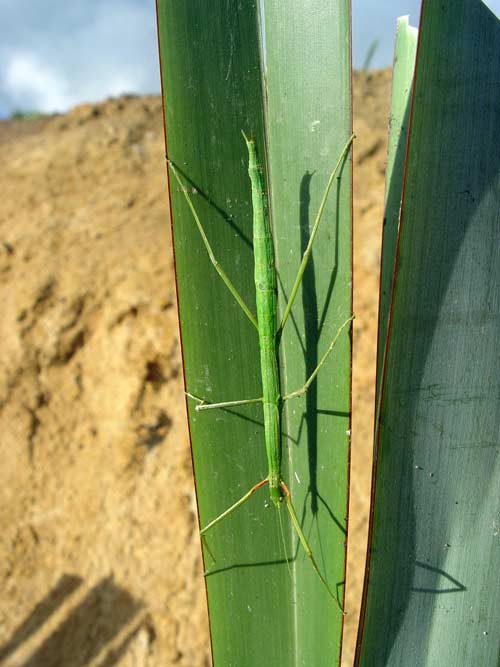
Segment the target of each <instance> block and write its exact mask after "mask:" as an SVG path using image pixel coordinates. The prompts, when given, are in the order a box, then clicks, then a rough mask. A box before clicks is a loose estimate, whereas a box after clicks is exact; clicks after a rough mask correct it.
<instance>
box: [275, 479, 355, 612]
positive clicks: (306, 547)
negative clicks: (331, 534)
mask: <svg viewBox="0 0 500 667" xmlns="http://www.w3.org/2000/svg"><path fill="white" fill-rule="evenodd" d="M280 486H281V489H282V491H283V493H284V496H285V503H286V506H287V509H288V513H289V514H290V519H291V520H292V524H293V527H294V528H295V532H296V533H297V536H298V538H299V540H300V543H301V544H302V546H303V548H304V551H305V552H306V555H307V557H308V558H309V560H310V561H311V564H312V566H313V568H314V571H315V572H316V574H317V575H318V577H319V578H320V580H321V583H322V584H323V586H324V587H325V588H326V590H327V592H328V594H329V595H330V597H331V598H332V599H333V600H335V602H336V603H337V606H338V608H339V609H340V611H341V612H342V614H344V615H345V614H346V612H345V611H344V610H343V609H342V606H341V604H340V602H339V600H338V598H337V596H336V595H334V594H333V593H332V591H331V589H330V586H328V584H327V581H326V579H325V578H324V576H323V575H322V574H321V571H320V569H319V567H318V564H317V563H316V559H315V558H314V556H313V552H312V550H311V547H310V546H309V543H308V541H307V538H306V536H305V535H304V532H303V530H302V528H301V527H300V522H299V519H298V517H297V513H296V511H295V507H294V506H293V503H292V496H291V495H290V491H289V490H288V487H287V485H286V484H285V482H283V481H281V483H280Z"/></svg>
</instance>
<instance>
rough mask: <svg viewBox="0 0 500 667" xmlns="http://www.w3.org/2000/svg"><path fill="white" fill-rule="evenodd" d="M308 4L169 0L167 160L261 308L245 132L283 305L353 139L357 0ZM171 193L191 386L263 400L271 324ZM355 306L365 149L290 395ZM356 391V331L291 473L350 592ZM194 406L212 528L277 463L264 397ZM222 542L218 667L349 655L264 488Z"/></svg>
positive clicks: (298, 316) (338, 221) (216, 615)
mask: <svg viewBox="0 0 500 667" xmlns="http://www.w3.org/2000/svg"><path fill="white" fill-rule="evenodd" d="M306 5H307V6H304V3H302V2H299V1H298V0H293V1H290V2H287V3H286V6H285V5H284V3H280V2H271V1H266V2H265V3H264V7H265V16H264V17H260V18H259V16H258V5H255V4H254V3H252V2H244V3H241V2H237V1H236V0H230V1H224V2H222V1H221V0H220V1H219V0H217V1H214V2H206V0H197V1H195V0H192V1H190V2H185V1H183V2H179V1H174V0H158V19H159V37H160V52H161V59H162V76H163V92H164V104H165V118H166V134H167V149H168V155H169V158H170V159H171V160H172V161H173V162H174V163H175V164H176V165H177V166H178V169H179V170H180V171H181V174H183V176H184V178H185V179H186V180H187V181H188V182H189V184H190V193H191V197H192V199H193V202H194V205H195V207H196V209H197V210H198V212H199V215H200V217H201V219H202V222H203V224H204V226H205V228H206V232H207V235H208V237H209V239H210V242H211V243H212V245H213V247H214V251H215V254H216V256H217V258H218V259H219V261H220V263H221V265H222V266H223V267H224V269H225V270H226V272H227V273H228V275H229V276H230V278H231V279H232V280H233V282H234V283H235V285H236V287H237V288H238V290H239V291H240V292H241V294H242V295H243V296H244V298H245V300H246V301H247V303H248V304H249V305H250V307H251V309H252V310H254V301H255V299H254V285H253V253H252V243H251V227H252V210H251V202H250V183H249V179H248V174H247V156H246V149H245V144H244V141H243V139H242V137H241V130H244V131H245V132H246V133H247V134H249V135H253V136H254V137H255V139H256V141H257V146H258V150H259V155H260V158H261V161H262V162H263V163H264V164H265V165H266V168H265V170H266V173H267V174H268V177H269V183H270V200H271V201H270V204H271V210H272V216H273V229H274V236H275V245H276V259H277V267H278V275H279V285H280V288H279V289H280V305H281V308H283V303H284V298H283V295H284V294H288V293H289V291H290V289H291V286H292V283H293V280H294V278H295V275H296V272H297V269H298V266H299V263H300V257H301V253H302V251H303V249H304V247H305V243H306V241H307V238H308V234H309V225H310V224H311V225H312V222H313V220H314V217H315V214H316V211H317V208H318V206H319V202H320V199H321V195H322V193H323V190H324V187H325V185H326V182H327V180H328V176H329V173H330V172H331V170H332V169H333V166H334V165H335V162H336V161H337V158H338V156H339V154H340V152H341V150H342V147H343V145H344V143H345V141H346V140H347V138H348V136H349V134H350V127H351V109H350V71H349V70H350V57H349V52H350V43H349V39H350V37H349V3H348V2H347V0H341V1H340V0H337V1H335V2H332V1H331V0H321V2H317V3H314V5H311V4H310V3H306ZM259 26H262V31H261V29H260V28H259ZM263 32H265V45H264V42H263V38H262V36H261V35H262V34H263ZM264 50H265V57H264V56H263V55H261V54H263V53H264ZM264 69H265V70H266V75H265V76H264ZM170 189H171V210H172V218H173V231H174V245H175V259H176V270H177V282H178V296H179V310H180V319H181V334H182V346H183V356H184V371H185V378H186V386H187V388H188V389H189V391H191V392H193V393H194V394H197V395H200V396H203V397H204V398H206V399H207V400H209V401H222V400H232V399H241V398H252V397H258V396H260V392H261V388H260V376H259V373H260V369H259V352H258V345H257V332H256V331H255V329H254V327H253V326H252V324H251V323H250V321H249V320H248V319H247V318H246V317H245V315H244V314H243V313H242V311H241V309H240V308H239V306H238V305H237V304H236V303H235V302H234V301H233V299H232V297H231V295H230V293H229V291H228V290H227V288H226V287H225V285H224V284H223V283H222V281H221V279H220V278H219V276H218V275H217V274H216V272H215V270H214V269H213V267H212V265H211V264H210V261H209V259H208V256H207V253H206V250H205V249H204V247H203V245H202V242H201V239H200V236H199V233H198V231H197V229H196V226H195V224H194V221H193V219H192V216H191V214H190V212H189V210H188V208H187V206H186V203H185V201H184V198H183V196H182V193H180V192H179V189H178V186H177V185H176V183H175V181H174V180H173V179H171V183H170ZM350 311H351V171H350V159H349V160H347V161H346V162H345V164H344V165H343V169H342V178H341V181H339V182H336V183H335V185H334V187H333V188H332V193H331V197H330V201H329V205H328V209H327V211H326V214H325V217H324V219H323V222H322V226H321V228H320V231H319V233H318V238H317V242H316V245H315V249H314V253H313V261H312V262H311V264H310V266H309V268H308V270H307V272H306V275H305V277H304V285H303V289H301V290H300V292H299V294H298V297H297V300H296V304H295V307H294V309H293V313H292V317H291V318H290V320H289V322H288V325H287V328H286V330H285V335H284V338H283V344H282V349H281V379H282V389H283V391H284V392H285V391H292V390H294V389H297V388H298V387H300V386H301V385H302V384H304V381H305V378H306V375H307V374H308V373H309V372H310V371H311V370H312V369H313V368H314V366H315V365H316V363H317V362H318V360H319V358H320V357H321V355H322V354H323V352H324V351H325V350H326V348H327V347H328V344H329V343H330V341H331V339H332V338H333V336H334V335H335V332H336V330H337V328H338V327H339V326H340V324H341V323H342V322H344V321H345V320H346V319H347V317H349V315H350ZM349 386H350V337H349V334H348V332H347V330H346V331H344V333H343V335H342V336H341V339H340V341H339V343H338V345H337V347H336V348H335V351H334V353H333V355H332V357H331V358H330V360H329V362H328V364H327V366H326V367H325V368H324V369H323V370H322V372H321V373H320V376H319V378H318V382H317V383H315V384H314V385H313V388H312V389H311V390H310V391H309V393H308V395H307V396H306V397H304V398H301V399H295V400H294V401H293V402H290V404H287V405H286V408H285V410H284V423H283V431H284V435H283V477H284V479H285V481H286V482H287V484H288V485H289V486H290V488H291V491H292V495H293V498H294V502H295V506H296V509H297V513H298V515H299V518H300V520H301V522H302V525H303V529H304V532H305V533H306V535H307V537H308V539H309V540H310V543H311V546H312V548H313V551H314V553H315V556H316V559H317V561H318V564H319V566H320V568H321V569H322V571H323V572H324V573H325V575H326V578H327V579H328V582H329V583H330V585H331V587H332V589H333V591H334V592H336V593H338V596H339V598H340V599H342V598H343V593H344V590H343V587H344V570H345V539H346V534H345V531H346V523H347V520H346V514H347V479H348V452H349V437H348V430H349V425H350V418H349V409H350V400H349ZM189 413H190V414H189V419H190V430H191V441H192V450H193V459H194V467H195V475H196V488H197V497H198V506H199V511H200V520H201V524H202V525H206V524H207V523H208V522H209V521H210V520H211V519H213V518H214V517H215V516H217V515H218V514H219V513H220V512H222V511H223V510H225V509H226V508H227V507H228V506H229V505H230V504H231V503H233V502H234V501H235V500H236V499H238V498H239V497H240V496H241V495H242V494H243V493H245V492H246V491H247V490H248V489H249V488H250V487H251V486H252V485H253V484H255V483H256V482H258V481H259V480H261V479H263V478H264V477H265V476H266V475H267V469H266V456H265V447H264V438H263V429H262V413H261V407H260V406H259V405H255V406H244V407H240V408H239V409H232V410H226V411H207V412H200V413H197V412H195V411H194V405H193V404H192V402H189ZM279 516H281V527H280V521H279V518H278V517H279ZM207 537H208V543H209V546H210V549H211V551H212V553H213V555H214V556H215V558H216V562H215V563H214V562H213V560H212V559H211V557H210V555H209V554H208V553H205V565H206V568H207V570H208V571H209V576H207V579H206V582H207V589H208V600H209V612H210V623H211V633H212V645H213V655H214V663H215V665H216V666H217V667H228V666H230V665H234V666H237V667H245V666H247V665H249V666H250V665H262V664H265V665H294V664H297V665H314V667H321V666H322V665H325V666H326V665H328V666H331V665H335V664H338V662H339V655H340V637H341V628H342V616H341V614H340V612H339V610H338V608H337V607H336V605H335V603H334V602H333V601H332V600H331V598H329V596H328V594H327V593H326V591H325V590H324V588H323V587H322V586H321V583H320V582H319V580H318V578H317V576H316V574H315V573H314V571H313V569H312V567H311V564H310V562H309V561H308V559H307V558H306V556H305V555H304V552H303V550H302V549H301V548H300V547H299V548H298V547H297V538H296V536H295V534H294V533H293V531H292V530H291V528H290V522H289V519H288V516H287V515H286V512H285V509H284V508H283V509H282V510H281V512H279V513H278V512H277V510H276V509H275V508H274V507H273V506H272V505H270V504H269V501H268V492H267V490H266V488H263V489H261V490H259V492H258V493H257V494H256V495H255V496H254V497H253V498H252V499H251V501H250V502H248V503H246V505H245V506H243V507H242V508H240V509H239V510H238V511H237V512H235V513H234V514H233V515H232V516H231V517H230V518H228V519H226V520H224V521H223V522H222V523H221V524H220V525H218V526H217V527H216V528H214V529H213V530H212V531H211V532H210V533H209V535H208V536H207ZM285 548H286V554H285ZM286 557H287V558H288V559H289V560H290V562H289V563H287V558H286ZM186 576H191V573H186ZM200 585H202V582H200Z"/></svg>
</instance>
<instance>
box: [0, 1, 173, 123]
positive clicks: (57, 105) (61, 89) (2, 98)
mask: <svg viewBox="0 0 500 667" xmlns="http://www.w3.org/2000/svg"><path fill="white" fill-rule="evenodd" d="M0 12H1V14H2V23H1V25H0V115H3V116H5V115H9V114H10V113H12V111H14V110H22V111H44V112H52V111H66V110H67V109H69V108H70V107H72V106H74V105H76V104H80V103H82V102H94V101H98V100H102V99H104V98H106V97H109V96H116V95H120V94H123V93H139V94H144V93H158V92H159V90H160V77H159V65H158V50H157V38H156V16H155V11H154V2H150V1H149V0H148V1H147V2H146V1H145V0H106V2H103V1H102V0H72V2H69V3H68V2H63V1H62V0H44V2H33V0H16V2H11V0H0Z"/></svg>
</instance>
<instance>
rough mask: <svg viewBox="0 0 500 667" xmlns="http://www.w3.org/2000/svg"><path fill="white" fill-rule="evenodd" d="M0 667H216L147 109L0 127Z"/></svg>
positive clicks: (369, 253)
mask: <svg viewBox="0 0 500 667" xmlns="http://www.w3.org/2000/svg"><path fill="white" fill-rule="evenodd" d="M389 84H390V73H389V72H377V73H373V74H372V75H370V76H369V77H366V76H362V75H358V76H357V77H356V80H355V105H356V111H357V113H356V116H355V130H356V132H357V133H358V137H359V138H358V140H357V144H356V150H355V164H356V167H357V173H356V180H355V188H356V197H355V215H356V227H355V235H356V243H357V250H356V255H355V265H356V266H355V270H356V275H355V287H356V292H355V312H356V315H357V319H356V323H355V324H356V325H355V367H354V368H355V370H354V372H355V377H354V387H353V393H354V394H353V395H354V411H355V415H356V417H355V421H354V437H353V474H352V480H353V487H352V496H351V503H352V509H351V535H350V549H349V558H350V561H349V573H348V574H349V587H348V601H347V607H348V609H349V611H350V614H349V616H348V617H347V623H346V636H347V642H348V643H347V645H346V649H345V664H346V665H349V664H351V661H352V646H353V639H354V635H355V628H356V609H357V605H358V604H359V595H360V590H361V577H362V573H363V566H364V548H365V543H366V511H367V502H368V498H369V481H370V465H371V463H370V458H371V446H372V443H371V426H372V414H373V394H372V384H373V375H374V366H373V364H374V358H375V350H374V341H375V331H376V309H377V288H378V285H377V280H378V255H379V244H380V239H379V235H380V230H381V221H382V203H383V172H384V161H385V141H386V139H385V134H386V124H387V115H388V108H387V107H388V98H389ZM0 160H1V163H2V165H3V168H2V197H1V200H0V298H1V304H2V317H1V319H0V340H1V346H0V433H1V434H2V435H1V445H0V448H1V449H0V451H1V457H2V465H1V466H0V522H1V523H0V525H1V527H2V530H1V532H0V585H1V589H2V596H1V600H0V665H2V667H13V666H14V665H21V664H22V665H23V666H24V667H84V666H85V667H112V666H114V665H117V666H119V667H168V666H170V665H178V666H179V667H198V666H200V667H201V666H204V665H209V664H210V657H209V647H208V629H207V619H206V608H205V594H204V588H203V577H202V573H201V559H200V551H199V540H198V536H197V532H196V508H195V503H194V493H193V485H192V479H191V463H190V457H189V450H188V440H187V429H186V425H185V413H184V400H183V397H182V380H181V369H180V355H179V344H178V331H177V320H176V307H175V293H174V284H173V276H172V258H171V242H170V232H169V227H168V224H167V202H166V178H165V165H164V146H163V131H162V125H161V104H160V100H159V98H157V97H146V98H131V97H129V98H121V99H119V100H112V101H108V102H106V103H104V104H100V105H96V106H90V105H84V106H80V107H78V108H76V109H74V110H73V111H71V112H70V113H68V114H66V115H64V116H54V117H51V118H47V119H42V120H32V121H9V122H2V123H0Z"/></svg>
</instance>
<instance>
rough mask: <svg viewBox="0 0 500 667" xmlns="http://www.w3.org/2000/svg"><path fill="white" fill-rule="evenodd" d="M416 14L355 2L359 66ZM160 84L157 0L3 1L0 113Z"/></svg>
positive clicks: (407, 4) (413, 2) (381, 52)
mask: <svg viewBox="0 0 500 667" xmlns="http://www.w3.org/2000/svg"><path fill="white" fill-rule="evenodd" d="M186 1H188V0H186ZM207 1H210V0H207ZM487 4H488V6H489V7H490V8H491V9H492V11H494V12H495V13H496V15H497V16H500V0H489V1H488V2H487ZM419 13H420V0H352V15H353V64H354V67H355V68H360V67H362V66H363V64H364V62H365V59H366V57H367V55H368V53H369V50H370V47H371V46H375V45H376V48H375V52H374V54H373V58H372V59H371V61H370V67H377V68H378V67H386V66H389V65H391V64H392V52H393V46H394V32H395V26H396V18H397V17H398V16H404V15H406V14H409V15H410V24H411V25H414V26H416V25H418V19H419ZM116 35H120V39H116ZM159 90H160V76H159V66H158V51H157V41H156V16H155V1H154V0H69V1H68V0H0V118H5V117H8V116H10V115H11V114H12V113H13V112H15V111H40V112H45V113H50V112H54V111H59V112H62V111H66V110H67V109H69V108H71V107H73V106H75V105H77V104H80V103H82V102H97V101H100V100H103V99H106V98H108V97H112V96H118V95H121V94H123V93H136V94H147V93H158V92H159Z"/></svg>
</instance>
